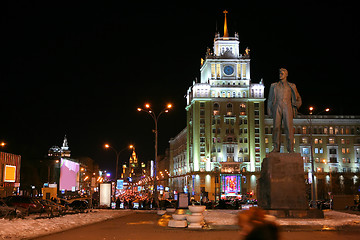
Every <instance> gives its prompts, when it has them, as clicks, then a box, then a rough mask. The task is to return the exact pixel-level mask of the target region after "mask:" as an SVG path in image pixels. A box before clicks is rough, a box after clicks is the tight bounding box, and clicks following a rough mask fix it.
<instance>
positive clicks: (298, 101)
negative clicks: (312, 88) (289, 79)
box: [294, 86, 302, 108]
mask: <svg viewBox="0 0 360 240" xmlns="http://www.w3.org/2000/svg"><path fill="white" fill-rule="evenodd" d="M294 91H295V96H296V107H297V108H299V107H301V104H302V100H301V96H300V94H299V92H298V90H297V88H296V86H294Z"/></svg>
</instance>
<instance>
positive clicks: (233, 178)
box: [169, 17, 360, 200]
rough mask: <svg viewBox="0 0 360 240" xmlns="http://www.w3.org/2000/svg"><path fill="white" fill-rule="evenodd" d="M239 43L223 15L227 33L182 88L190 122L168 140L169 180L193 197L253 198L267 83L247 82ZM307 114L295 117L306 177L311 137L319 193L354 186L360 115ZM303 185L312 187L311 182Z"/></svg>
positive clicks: (265, 149)
mask: <svg viewBox="0 0 360 240" xmlns="http://www.w3.org/2000/svg"><path fill="white" fill-rule="evenodd" d="M239 44H240V42H239V36H238V34H237V33H235V34H234V37H229V34H228V31H227V26H226V17H225V24H224V36H223V37H221V36H220V34H219V33H217V34H216V35H215V38H214V46H213V51H211V50H210V49H208V50H207V52H206V57H205V60H202V61H201V68H200V73H201V78H200V82H194V83H193V85H192V86H191V87H190V88H189V89H188V91H187V95H186V99H187V106H186V112H187V126H186V128H185V129H184V130H183V131H182V132H180V133H179V134H178V135H177V136H176V137H175V138H173V139H171V140H170V168H169V169H170V179H169V185H170V188H171V190H175V191H177V192H189V193H190V195H191V196H193V197H194V198H195V200H201V198H202V197H204V196H206V197H207V199H209V200H215V199H216V200H218V199H220V198H226V197H240V196H241V197H244V196H248V197H250V196H252V197H254V198H256V181H257V179H258V178H259V176H260V170H261V163H262V160H263V159H264V158H265V157H266V154H267V153H269V152H270V151H272V124H273V120H272V119H271V118H269V117H268V116H266V115H265V112H264V102H265V97H264V84H263V82H262V80H261V81H260V82H259V83H253V82H252V80H251V76H250V54H249V49H246V50H245V53H243V54H240V51H239V49H240V48H239ZM309 117H310V116H306V115H302V116H298V117H296V118H294V131H295V145H294V148H295V149H294V150H295V152H298V153H301V155H302V157H303V161H304V181H308V179H309V176H308V173H309V172H311V162H310V159H311V156H310V153H311V148H310V146H311V144H310V143H312V147H313V153H314V154H313V156H314V165H315V186H316V191H317V199H326V198H328V197H329V193H331V194H354V193H357V192H358V189H360V188H359V187H360V186H359V182H360V181H359V179H358V178H359V177H360V176H359V168H360V117H359V116H316V115H312V116H311V117H312V121H311V122H310V119H309ZM310 129H312V131H311V132H312V134H311V135H310ZM284 138H285V136H283V140H282V142H283V143H284V142H285V139H284ZM281 151H282V152H283V151H284V146H281ZM307 188H308V191H309V192H310V184H307Z"/></svg>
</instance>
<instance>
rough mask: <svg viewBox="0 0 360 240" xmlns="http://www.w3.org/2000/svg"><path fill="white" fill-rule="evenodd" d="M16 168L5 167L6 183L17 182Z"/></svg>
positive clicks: (11, 166)
mask: <svg viewBox="0 0 360 240" xmlns="http://www.w3.org/2000/svg"><path fill="white" fill-rule="evenodd" d="M15 179H16V166H13V165H5V174H4V182H15Z"/></svg>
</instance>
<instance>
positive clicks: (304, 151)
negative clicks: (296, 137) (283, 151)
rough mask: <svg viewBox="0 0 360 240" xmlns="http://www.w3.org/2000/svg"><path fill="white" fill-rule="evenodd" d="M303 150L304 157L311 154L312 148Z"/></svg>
mask: <svg viewBox="0 0 360 240" xmlns="http://www.w3.org/2000/svg"><path fill="white" fill-rule="evenodd" d="M302 150H303V154H304V155H308V154H310V148H303V149H302Z"/></svg>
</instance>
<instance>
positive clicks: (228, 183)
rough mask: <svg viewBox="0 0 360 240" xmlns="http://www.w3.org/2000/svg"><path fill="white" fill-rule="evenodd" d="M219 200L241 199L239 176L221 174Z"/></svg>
mask: <svg viewBox="0 0 360 240" xmlns="http://www.w3.org/2000/svg"><path fill="white" fill-rule="evenodd" d="M220 179H221V198H222V199H225V198H228V197H236V198H241V174H221V175H220Z"/></svg>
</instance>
